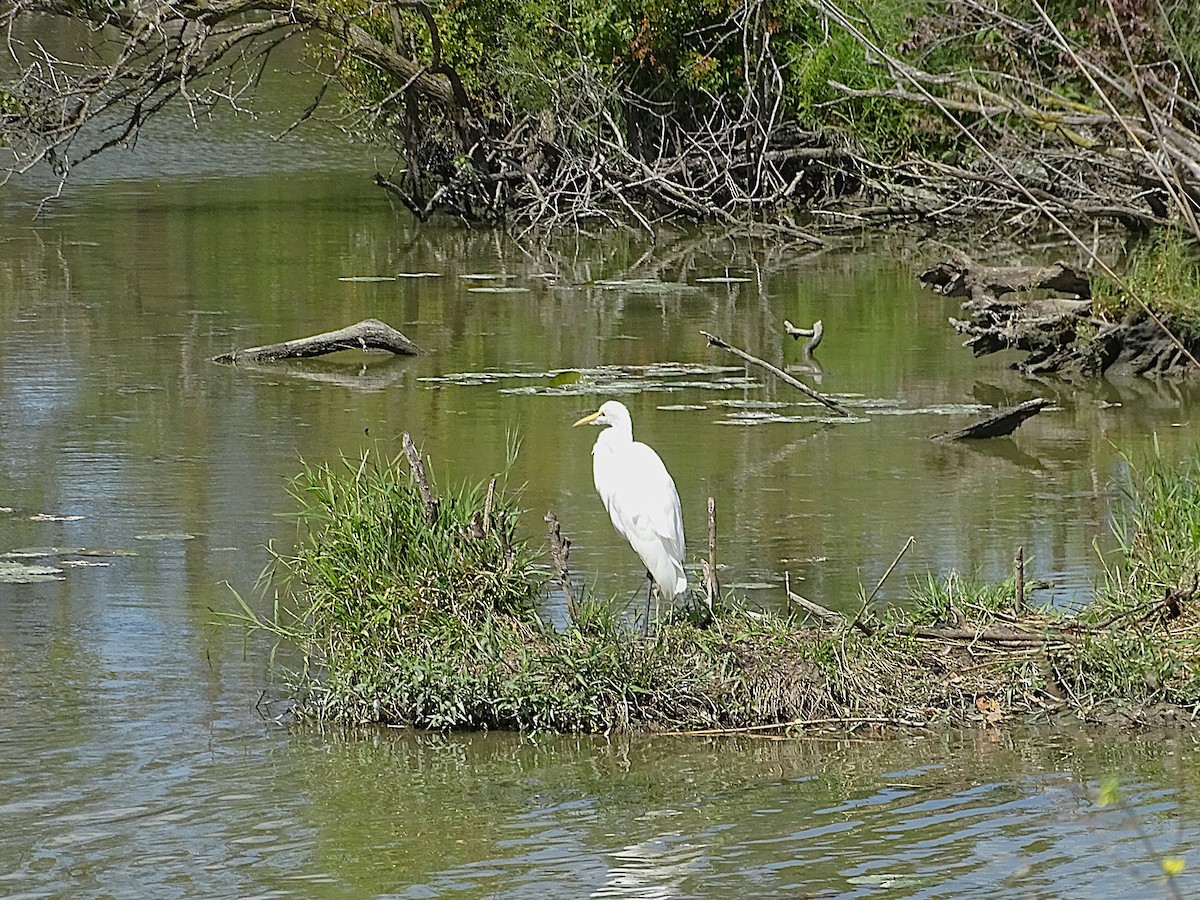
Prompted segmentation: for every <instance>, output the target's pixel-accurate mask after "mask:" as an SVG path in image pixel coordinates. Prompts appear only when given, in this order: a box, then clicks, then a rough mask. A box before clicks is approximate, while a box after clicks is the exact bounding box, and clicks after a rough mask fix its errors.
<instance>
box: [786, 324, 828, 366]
mask: <svg viewBox="0 0 1200 900" xmlns="http://www.w3.org/2000/svg"><path fill="white" fill-rule="evenodd" d="M783 329H784V331H786V332H787V333H788V334H790V335H791V336H792V340H796V341H798V340H800V338H808V340H807V341H805V343H804V355H805V356H806V357H807V356H810V355H811V354H812V352H813V351H814V350H816V349H817V347H819V346H820V345H821V338H823V337H824V336H825V325H824V323H823V322H822V321H821V320H820V319H817V321H815V322H813V324H812V328H797V327H796V326H795V325H793V324H792V323H791V322H789V321H788V320H787V319H784V320H783Z"/></svg>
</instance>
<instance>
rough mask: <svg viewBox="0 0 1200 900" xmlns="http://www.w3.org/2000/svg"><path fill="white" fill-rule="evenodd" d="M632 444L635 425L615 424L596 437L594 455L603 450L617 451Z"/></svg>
mask: <svg viewBox="0 0 1200 900" xmlns="http://www.w3.org/2000/svg"><path fill="white" fill-rule="evenodd" d="M632 443H633V425H631V424H630V423H629V422H613V423H612V424H611V425H609V426H608V427H607V428H604V429H603V430H601V432H600V433H599V434H598V435H596V445H595V446H594V447H592V453H593V455H594V454H596V453H598V452H599V451H601V450H609V451H611V450H616V449H617V448H618V447H622V446H628V445H629V444H632Z"/></svg>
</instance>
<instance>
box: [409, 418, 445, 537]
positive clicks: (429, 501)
mask: <svg viewBox="0 0 1200 900" xmlns="http://www.w3.org/2000/svg"><path fill="white" fill-rule="evenodd" d="M401 443H402V444H403V445H404V455H405V456H406V457H408V466H409V468H410V469H412V473H413V477H414V478H416V479H417V488H418V489H419V490H420V491H421V503H422V504H424V506H425V520H426V521H427V522H428V523H429V524H430V525H432V524H433V523H434V522H436V521H437V515H438V501H437V498H436V497H434V495H433V487H432V486H431V485H430V484H429V474H428V473H427V472H426V471H425V463H424V462H423V461H422V459H421V454H420V453H418V452H417V447H416V445H415V444H414V443H413V439H412V437H411V436H410V435H409V433H408V432H407V431H406V432H404V437H403V438H402V439H401Z"/></svg>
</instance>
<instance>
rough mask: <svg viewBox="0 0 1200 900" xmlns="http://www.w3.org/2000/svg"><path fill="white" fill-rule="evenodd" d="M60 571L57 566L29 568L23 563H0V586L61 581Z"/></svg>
mask: <svg viewBox="0 0 1200 900" xmlns="http://www.w3.org/2000/svg"><path fill="white" fill-rule="evenodd" d="M63 580H64V579H63V577H62V569H60V568H58V567H57V566H30V565H26V564H25V563H15V562H0V584H36V583H37V582H41V581H63Z"/></svg>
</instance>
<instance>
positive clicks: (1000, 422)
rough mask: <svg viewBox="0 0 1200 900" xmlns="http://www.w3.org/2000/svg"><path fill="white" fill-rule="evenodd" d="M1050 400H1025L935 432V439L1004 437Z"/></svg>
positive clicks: (954, 439)
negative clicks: (963, 426)
mask: <svg viewBox="0 0 1200 900" xmlns="http://www.w3.org/2000/svg"><path fill="white" fill-rule="evenodd" d="M1050 403H1051V401H1050V400H1047V399H1045V398H1044V397H1036V398H1035V399H1033V400H1026V401H1025V402H1024V403H1021V404H1018V405H1017V406H1012V407H1009V408H1008V409H1002V410H1000V412H998V413H996V414H995V415H992V416H988V417H987V418H986V419H982V420H980V421H978V422H973V423H972V424H970V425H968V426H967V427H966V428H960V429H958V431H947V432H943V433H942V434H935V435H934V436H933V440H935V441H966V440H980V439H983V438H994V437H1004V436H1005V435H1006V434H1012V433H1013V432H1014V431H1016V430H1017V428H1019V427H1020V426H1021V423H1022V422H1024V421H1025V420H1026V419H1028V418H1030V417H1031V416H1036V415H1037V414H1038V413H1040V412H1041V411H1042V410H1043V409H1045V408H1046V407H1047V406H1049V405H1050Z"/></svg>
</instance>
